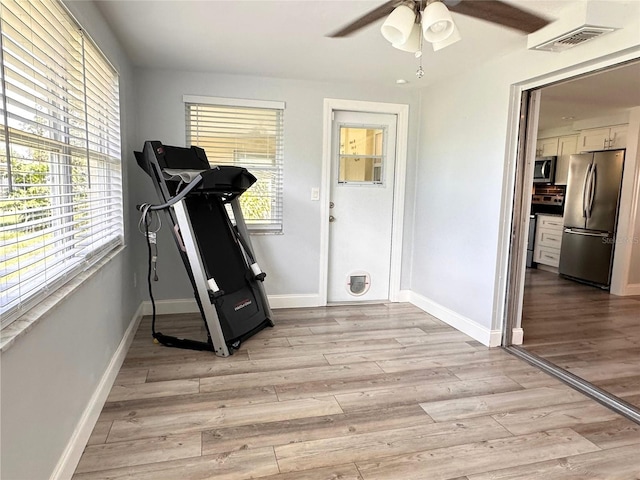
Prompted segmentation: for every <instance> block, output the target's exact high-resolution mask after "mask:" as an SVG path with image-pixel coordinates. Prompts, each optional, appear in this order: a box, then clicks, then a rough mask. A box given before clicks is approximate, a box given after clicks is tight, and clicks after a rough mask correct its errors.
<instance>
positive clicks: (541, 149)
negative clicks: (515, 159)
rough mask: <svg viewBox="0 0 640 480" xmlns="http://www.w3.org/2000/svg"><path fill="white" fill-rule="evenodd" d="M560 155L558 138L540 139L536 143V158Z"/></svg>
mask: <svg viewBox="0 0 640 480" xmlns="http://www.w3.org/2000/svg"><path fill="white" fill-rule="evenodd" d="M555 155H558V137H550V138H540V139H538V140H537V141H536V157H551V156H555Z"/></svg>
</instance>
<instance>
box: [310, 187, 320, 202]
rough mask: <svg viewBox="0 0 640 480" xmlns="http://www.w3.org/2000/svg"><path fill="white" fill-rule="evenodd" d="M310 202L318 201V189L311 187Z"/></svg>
mask: <svg viewBox="0 0 640 480" xmlns="http://www.w3.org/2000/svg"><path fill="white" fill-rule="evenodd" d="M311 200H313V201H316V200H320V189H319V188H318V187H313V188H312V189H311Z"/></svg>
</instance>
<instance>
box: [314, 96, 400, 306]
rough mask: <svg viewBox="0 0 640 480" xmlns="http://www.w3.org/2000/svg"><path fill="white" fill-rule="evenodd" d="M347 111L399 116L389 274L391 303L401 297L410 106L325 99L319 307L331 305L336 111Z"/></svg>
mask: <svg viewBox="0 0 640 480" xmlns="http://www.w3.org/2000/svg"><path fill="white" fill-rule="evenodd" d="M336 110H345V111H350V112H359V113H384V114H391V115H396V117H397V125H396V144H395V149H396V169H395V176H394V182H393V222H392V225H391V269H390V272H389V301H391V302H397V301H399V296H400V275H401V267H402V240H403V226H404V197H405V184H406V172H407V145H408V135H409V105H405V104H398V103H380V102H363V101H358V100H344V99H336V98H325V99H324V107H323V118H322V125H323V128H322V183H321V185H320V280H319V304H320V305H326V304H327V282H328V281H329V201H330V199H329V195H330V192H331V160H332V157H333V148H334V145H333V143H334V142H333V135H332V127H333V112H334V111H336Z"/></svg>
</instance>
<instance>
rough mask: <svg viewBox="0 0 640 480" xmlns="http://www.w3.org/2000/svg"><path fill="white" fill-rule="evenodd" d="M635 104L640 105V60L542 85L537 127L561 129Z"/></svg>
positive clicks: (608, 114) (623, 109) (611, 113)
mask: <svg viewBox="0 0 640 480" xmlns="http://www.w3.org/2000/svg"><path fill="white" fill-rule="evenodd" d="M635 106H640V62H635V63H633V64H630V65H626V66H621V67H618V68H614V69H610V70H607V71H604V72H599V73H597V74H592V75H587V76H584V77H580V78H578V79H575V80H571V81H568V82H565V83H561V84H558V85H553V86H549V87H545V88H543V89H542V101H541V102H540V121H539V125H538V127H539V129H540V130H549V129H553V128H562V127H565V126H568V125H571V124H573V123H574V122H577V121H580V120H584V119H589V118H594V117H606V116H610V115H616V114H618V113H620V112H623V111H625V110H627V109H629V108H631V107H635ZM562 117H573V118H565V119H563V118H562Z"/></svg>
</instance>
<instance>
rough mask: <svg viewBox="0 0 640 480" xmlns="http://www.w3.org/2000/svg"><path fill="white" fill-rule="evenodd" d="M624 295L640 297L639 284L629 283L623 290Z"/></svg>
mask: <svg viewBox="0 0 640 480" xmlns="http://www.w3.org/2000/svg"><path fill="white" fill-rule="evenodd" d="M624 294H625V295H640V283H629V284H628V285H627V288H625V289H624Z"/></svg>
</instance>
